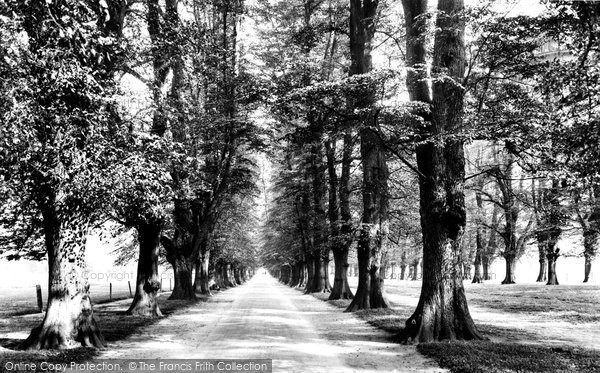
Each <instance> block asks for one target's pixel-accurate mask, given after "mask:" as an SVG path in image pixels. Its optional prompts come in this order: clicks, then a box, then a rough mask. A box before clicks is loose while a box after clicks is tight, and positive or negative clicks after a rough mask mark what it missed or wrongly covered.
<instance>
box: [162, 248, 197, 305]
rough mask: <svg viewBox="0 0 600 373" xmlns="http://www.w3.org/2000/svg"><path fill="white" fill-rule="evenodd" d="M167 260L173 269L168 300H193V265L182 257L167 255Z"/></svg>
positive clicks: (194, 295) (194, 296)
mask: <svg viewBox="0 0 600 373" xmlns="http://www.w3.org/2000/svg"><path fill="white" fill-rule="evenodd" d="M167 260H168V262H169V263H170V264H171V266H172V267H173V278H174V283H173V291H172V292H171V296H170V297H169V300H186V299H187V300H194V299H196V294H195V293H194V284H193V283H192V271H193V268H194V263H193V262H191V261H190V260H189V259H188V258H187V257H185V256H183V255H176V254H175V255H167Z"/></svg>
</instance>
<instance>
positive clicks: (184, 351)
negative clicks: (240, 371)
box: [100, 274, 444, 373]
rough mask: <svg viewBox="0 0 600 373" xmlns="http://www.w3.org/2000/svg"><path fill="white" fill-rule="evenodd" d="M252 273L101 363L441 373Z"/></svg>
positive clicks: (347, 318) (383, 336)
mask: <svg viewBox="0 0 600 373" xmlns="http://www.w3.org/2000/svg"><path fill="white" fill-rule="evenodd" d="M389 338H390V335H389V334H387V333H385V332H383V331H381V330H379V329H376V328H373V327H371V326H369V325H367V324H366V323H365V322H364V321H361V320H359V319H357V318H356V317H355V316H354V315H352V314H347V313H342V312H341V310H340V309H339V308H334V307H333V306H330V305H328V304H326V303H325V302H322V301H319V300H317V299H315V298H313V297H311V296H307V295H303V294H302V293H300V292H299V291H297V290H294V289H291V288H289V287H287V286H284V285H281V284H279V283H277V281H276V280H275V279H273V278H272V277H270V276H268V275H266V274H258V275H256V276H255V277H254V278H253V279H251V280H250V281H249V282H248V283H246V284H244V285H242V286H239V287H236V288H234V289H230V290H227V291H226V292H223V293H220V294H217V295H215V296H214V297H213V298H212V299H211V300H209V301H208V302H203V303H199V304H198V305H197V306H194V307H192V308H188V309H186V310H184V311H180V312H177V313H175V314H173V315H171V316H170V317H169V318H166V319H164V320H162V321H160V322H159V323H157V324H155V325H153V326H151V327H149V328H148V329H146V330H144V331H142V333H141V334H137V335H134V336H132V337H129V338H128V339H126V340H124V341H121V342H119V343H117V344H114V345H112V346H111V347H110V348H109V350H107V351H105V352H104V353H103V354H102V356H101V357H100V358H126V359H129V358H136V359H137V358H194V359H196V358H198V359H202V358H207V359H233V358H235V359H241V358H248V359H273V372H286V373H287V372H311V373H312V372H443V371H444V370H442V369H440V368H438V367H437V366H436V365H435V363H434V362H433V361H431V360H428V359H426V358H424V357H423V356H422V355H420V354H419V353H418V352H417V351H416V349H415V347H413V346H403V345H398V344H396V343H393V342H390V340H389Z"/></svg>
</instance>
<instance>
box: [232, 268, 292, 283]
mask: <svg viewBox="0 0 600 373" xmlns="http://www.w3.org/2000/svg"><path fill="white" fill-rule="evenodd" d="M291 271H292V267H290V281H291V280H292V276H291V274H292V273H291ZM233 278H234V279H235V282H237V284H238V285H241V284H242V277H241V276H240V270H239V268H237V266H236V267H234V269H233Z"/></svg>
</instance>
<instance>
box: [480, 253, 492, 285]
mask: <svg viewBox="0 0 600 373" xmlns="http://www.w3.org/2000/svg"><path fill="white" fill-rule="evenodd" d="M491 264H492V263H491V261H490V259H489V258H488V257H487V256H485V255H484V257H483V258H482V260H481V266H482V269H483V280H484V281H490V280H491V279H492V275H491V273H490V266H491Z"/></svg>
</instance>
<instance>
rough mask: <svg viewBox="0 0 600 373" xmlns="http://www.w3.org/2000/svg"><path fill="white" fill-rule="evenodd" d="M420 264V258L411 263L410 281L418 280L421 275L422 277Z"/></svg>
mask: <svg viewBox="0 0 600 373" xmlns="http://www.w3.org/2000/svg"><path fill="white" fill-rule="evenodd" d="M421 264H422V261H421V258H419V259H417V260H415V261H414V262H413V263H412V276H411V277H410V279H411V280H412V281H418V280H420V279H421V277H422V271H421V268H422V267H421Z"/></svg>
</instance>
